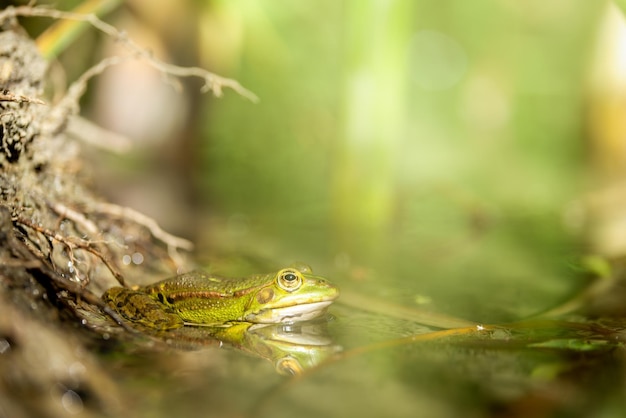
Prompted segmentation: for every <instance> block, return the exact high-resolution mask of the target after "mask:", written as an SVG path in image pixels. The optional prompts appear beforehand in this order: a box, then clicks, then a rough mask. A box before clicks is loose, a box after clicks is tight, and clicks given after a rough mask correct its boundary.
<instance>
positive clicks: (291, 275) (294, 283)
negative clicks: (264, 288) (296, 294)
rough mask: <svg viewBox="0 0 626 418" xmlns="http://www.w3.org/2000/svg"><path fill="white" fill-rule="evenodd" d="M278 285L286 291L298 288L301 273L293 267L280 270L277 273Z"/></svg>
mask: <svg viewBox="0 0 626 418" xmlns="http://www.w3.org/2000/svg"><path fill="white" fill-rule="evenodd" d="M278 286H280V287H281V288H282V289H283V290H286V291H287V292H293V291H294V290H298V289H299V288H300V286H302V275H301V274H300V272H299V271H297V270H294V269H285V270H281V271H280V272H279V273H278Z"/></svg>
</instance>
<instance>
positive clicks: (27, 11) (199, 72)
mask: <svg viewBox="0 0 626 418" xmlns="http://www.w3.org/2000/svg"><path fill="white" fill-rule="evenodd" d="M16 16H39V17H49V18H52V19H67V20H77V21H81V22H87V23H89V24H91V25H92V26H93V27H94V28H96V29H98V30H99V31H101V32H103V33H105V34H107V35H109V36H111V37H112V38H114V39H115V40H117V41H120V42H121V43H122V44H123V45H125V46H126V47H127V48H128V50H129V51H130V52H131V53H133V54H134V55H136V56H137V57H140V58H142V59H145V60H146V61H147V62H148V63H149V64H150V65H152V66H153V67H154V68H156V69H158V70H159V71H162V72H163V73H165V74H169V75H172V76H176V77H199V78H202V79H204V86H203V88H202V91H203V92H207V91H212V92H213V94H214V95H215V96H216V97H221V96H222V94H223V93H222V89H223V88H230V89H232V90H234V91H236V92H237V93H238V94H240V95H241V96H243V97H245V98H247V99H248V100H250V101H251V102H253V103H257V102H258V101H259V98H258V97H257V96H256V95H255V94H254V93H252V92H251V91H250V90H248V89H246V88H245V87H243V86H242V85H241V84H239V82H238V81H237V80H233V79H230V78H225V77H221V76H219V75H217V74H214V73H212V72H210V71H207V70H205V69H203V68H200V67H181V66H178V65H172V64H169V63H166V62H163V61H161V60H159V59H157V58H155V57H154V56H152V54H151V53H150V52H149V51H147V50H146V49H144V48H142V47H141V46H140V45H138V44H137V43H136V42H135V41H133V40H132V39H130V38H129V37H128V36H127V35H126V33H125V32H123V31H120V30H118V29H117V28H115V27H114V26H112V25H109V24H108V23H106V22H104V21H102V20H101V19H99V18H98V17H97V16H96V15H94V14H80V13H73V12H65V11H61V10H54V9H48V8H44V7H29V6H19V7H8V8H6V9H5V10H4V11H3V12H0V22H1V21H3V20H5V19H8V18H14V17H16Z"/></svg>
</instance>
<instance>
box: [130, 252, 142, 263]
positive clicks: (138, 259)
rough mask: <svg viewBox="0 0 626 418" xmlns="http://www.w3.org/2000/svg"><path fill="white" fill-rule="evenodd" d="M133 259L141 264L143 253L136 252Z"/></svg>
mask: <svg viewBox="0 0 626 418" xmlns="http://www.w3.org/2000/svg"><path fill="white" fill-rule="evenodd" d="M132 260H133V263H134V264H141V263H143V254H141V253H134V254H133V256H132Z"/></svg>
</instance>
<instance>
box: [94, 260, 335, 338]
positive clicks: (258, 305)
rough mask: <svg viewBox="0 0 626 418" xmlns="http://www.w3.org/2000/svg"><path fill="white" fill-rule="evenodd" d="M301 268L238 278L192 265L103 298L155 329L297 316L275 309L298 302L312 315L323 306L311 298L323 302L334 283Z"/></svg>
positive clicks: (331, 294) (328, 299) (332, 293)
mask: <svg viewBox="0 0 626 418" xmlns="http://www.w3.org/2000/svg"><path fill="white" fill-rule="evenodd" d="M301 270H302V271H300V270H297V269H295V268H288V269H283V270H281V271H279V272H278V273H273V274H263V275H254V276H250V277H247V278H243V279H241V278H240V279H234V278H223V277H217V276H213V275H210V274H208V273H205V272H201V271H193V272H190V273H185V274H181V275H179V276H176V277H174V278H171V279H167V280H163V281H161V282H157V283H154V284H151V285H148V286H144V287H142V288H139V289H137V290H130V289H124V288H120V287H116V288H112V289H109V290H108V291H107V292H105V294H104V295H103V299H104V301H105V302H107V303H108V304H109V305H110V306H111V307H112V308H113V309H115V310H116V311H117V312H118V313H120V314H121V315H122V316H124V317H125V318H126V319H128V320H130V321H133V322H137V323H140V324H143V325H146V326H150V327H152V328H157V329H168V328H176V327H180V326H182V325H184V324H185V323H187V324H220V323H224V322H228V321H247V322H259V323H275V322H283V321H286V322H289V321H292V320H293V321H297V320H299V319H298V317H297V316H296V317H288V318H285V317H284V315H283V316H280V315H278V317H276V312H280V311H281V309H284V308H287V309H288V310H289V309H290V308H291V307H298V306H299V307H300V308H302V309H303V310H305V311H306V310H307V307H308V306H311V311H312V312H313V313H312V314H311V315H313V316H317V315H318V314H321V313H322V311H321V310H320V311H319V313H318V312H317V310H315V309H316V308H314V304H315V303H316V302H317V303H322V305H323V304H324V302H325V303H326V304H328V303H330V302H331V301H332V300H334V299H335V298H336V297H337V296H338V289H337V288H336V287H335V286H333V285H332V284H330V283H329V282H327V281H326V280H325V279H323V278H321V277H318V276H314V275H312V274H308V271H309V270H307V269H301ZM285 273H292V274H293V275H297V277H298V279H299V280H300V281H299V283H300V285H299V286H298V287H297V288H293V289H285V288H284V286H281V285H279V281H280V280H281V275H284V274H285ZM280 283H283V282H280ZM308 304H313V305H308ZM318 309H319V308H318ZM310 317H311V316H309V317H308V318H310ZM308 318H307V319H308Z"/></svg>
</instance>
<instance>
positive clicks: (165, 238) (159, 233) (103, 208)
mask: <svg viewBox="0 0 626 418" xmlns="http://www.w3.org/2000/svg"><path fill="white" fill-rule="evenodd" d="M90 208H91V209H92V210H94V211H96V212H100V213H105V214H108V215H111V216H115V217H118V218H124V219H129V220H131V221H134V222H136V223H138V224H139V225H142V226H144V227H146V228H148V230H149V231H150V233H151V234H152V236H154V237H155V238H156V239H159V240H161V241H162V242H163V243H165V244H167V245H168V246H171V247H175V248H182V249H184V250H188V251H191V250H192V249H193V243H192V242H191V241H189V240H186V239H184V238H180V237H177V236H175V235H172V234H170V233H168V232H165V231H164V230H163V229H161V227H160V226H159V224H158V223H157V222H156V221H155V220H154V219H152V218H150V217H149V216H146V215H144V214H143V213H141V212H138V211H136V210H134V209H131V208H128V207H124V206H119V205H115V204H113V203H104V202H98V203H96V204H94V205H93V206H91V207H90Z"/></svg>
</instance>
